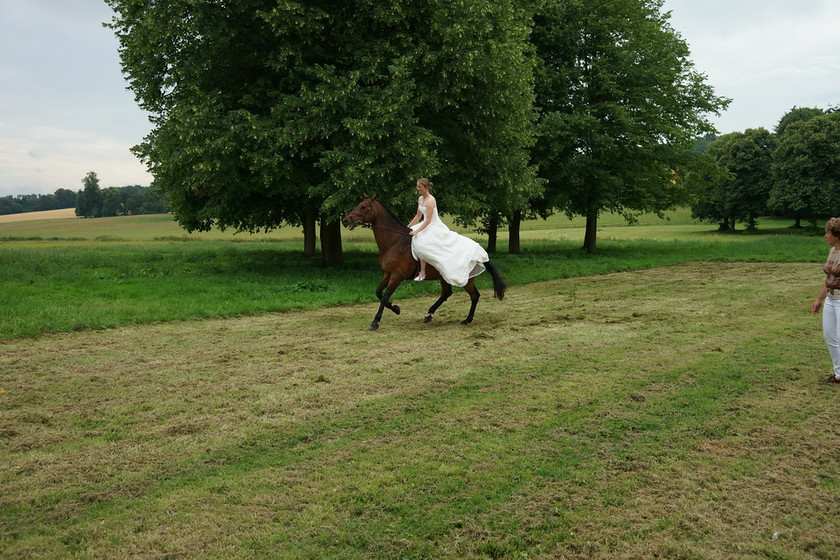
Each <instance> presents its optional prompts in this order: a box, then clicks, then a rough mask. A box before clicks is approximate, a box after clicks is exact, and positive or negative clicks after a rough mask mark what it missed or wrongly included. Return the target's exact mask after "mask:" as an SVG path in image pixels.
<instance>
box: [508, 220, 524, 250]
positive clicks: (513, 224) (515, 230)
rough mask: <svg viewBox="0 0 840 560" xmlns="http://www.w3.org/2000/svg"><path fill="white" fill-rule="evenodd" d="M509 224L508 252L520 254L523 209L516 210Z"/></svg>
mask: <svg viewBox="0 0 840 560" xmlns="http://www.w3.org/2000/svg"><path fill="white" fill-rule="evenodd" d="M509 221H510V223H509V224H508V253H510V254H511V255H518V254H519V253H521V252H522V246H521V245H520V240H519V230H520V226H521V225H522V210H516V211H515V212H514V213H513V216H512V217H511V219H510V220H509Z"/></svg>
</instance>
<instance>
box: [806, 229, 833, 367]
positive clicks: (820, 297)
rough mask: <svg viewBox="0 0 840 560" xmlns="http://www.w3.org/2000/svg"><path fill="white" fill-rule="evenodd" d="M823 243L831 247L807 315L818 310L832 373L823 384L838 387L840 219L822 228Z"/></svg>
mask: <svg viewBox="0 0 840 560" xmlns="http://www.w3.org/2000/svg"><path fill="white" fill-rule="evenodd" d="M825 240H826V242H827V243H828V244H829V245H831V249H830V250H829V251H828V259H826V261H825V265H824V266H823V271H824V272H825V283H823V286H822V288H820V292H819V293H818V294H817V299H815V300H814V303H813V304H812V305H811V313H814V314H816V313H819V312H820V308H822V324H823V338H824V339H825V343H826V344H827V345H828V353H829V355H830V356H831V364H832V366H833V368H834V370H833V371H834V373H833V375H831V376H830V377H829V378H828V379H824V380H823V382H824V383H840V218H831V219H830V220H828V222H826V224H825Z"/></svg>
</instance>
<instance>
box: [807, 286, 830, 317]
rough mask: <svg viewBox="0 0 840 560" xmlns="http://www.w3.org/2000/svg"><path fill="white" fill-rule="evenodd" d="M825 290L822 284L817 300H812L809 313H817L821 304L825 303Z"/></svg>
mask: <svg viewBox="0 0 840 560" xmlns="http://www.w3.org/2000/svg"><path fill="white" fill-rule="evenodd" d="M826 291H827V289H826V287H825V284H823V286H822V288H821V289H820V293H819V294H817V299H815V300H814V303H812V304H811V313H819V312H820V309H821V308H822V304H823V302H824V301H825V293H826Z"/></svg>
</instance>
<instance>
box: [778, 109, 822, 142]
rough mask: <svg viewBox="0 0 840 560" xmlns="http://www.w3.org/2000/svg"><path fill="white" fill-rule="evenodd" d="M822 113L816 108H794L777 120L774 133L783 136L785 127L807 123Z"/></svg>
mask: <svg viewBox="0 0 840 560" xmlns="http://www.w3.org/2000/svg"><path fill="white" fill-rule="evenodd" d="M824 113H825V111H823V110H822V109H819V108H817V107H794V108H793V109H791V110H790V111H788V112H787V113H785V115H784V116H783V117H782V118H781V119H780V120H779V123H778V124H777V125H776V131H775V132H776V134H777V135H778V136H782V135H784V133H785V130H787V127H789V126H790V125H792V124H793V123H797V122H802V121H809V120H811V119H813V118H814V117H818V116H820V115H822V114H824Z"/></svg>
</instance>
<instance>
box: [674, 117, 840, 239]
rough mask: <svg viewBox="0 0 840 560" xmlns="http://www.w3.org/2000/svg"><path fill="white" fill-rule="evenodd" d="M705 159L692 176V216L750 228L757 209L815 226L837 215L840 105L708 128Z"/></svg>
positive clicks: (839, 201)
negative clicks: (728, 128) (751, 125)
mask: <svg viewBox="0 0 840 560" xmlns="http://www.w3.org/2000/svg"><path fill="white" fill-rule="evenodd" d="M698 151H700V152H702V153H703V154H704V157H705V158H706V159H707V160H708V162H709V164H710V165H709V166H708V167H707V168H706V169H705V170H704V171H702V172H699V173H695V174H694V175H693V176H690V177H689V183H690V184H691V186H692V187H693V189H694V193H695V197H696V201H695V203H694V204H693V205H692V215H693V216H694V217H695V218H699V219H701V220H705V221H708V222H716V223H719V224H720V229H721V230H734V229H735V224H736V223H738V222H744V223H745V224H746V229H747V230H755V229H756V228H757V226H758V218H759V217H760V216H766V215H774V216H781V217H786V218H790V219H792V220H794V221H795V224H794V225H795V227H801V225H802V221H803V220H806V221H808V222H810V224H811V225H812V226H816V224H817V221H818V219H824V218H827V217H831V216H838V215H840V111H838V110H837V109H835V108H830V109H828V110H824V109H821V108H816V107H798V108H797V107H794V108H793V109H791V110H790V111H789V112H788V113H787V114H785V115H784V116H783V117H782V118H781V120H780V121H779V123H778V125H777V126H776V128H775V130H774V131H773V132H770V131H768V130H767V129H765V128H755V129H748V130H746V131H744V132H733V133H730V134H725V135H723V136H721V137H719V138H718V137H715V136H713V135H712V136H709V137H706V138H705V139H704V141H703V142H701V143H699V146H698Z"/></svg>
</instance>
